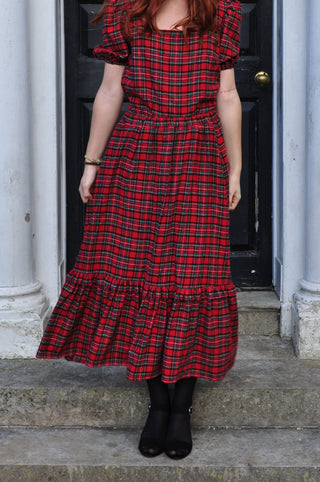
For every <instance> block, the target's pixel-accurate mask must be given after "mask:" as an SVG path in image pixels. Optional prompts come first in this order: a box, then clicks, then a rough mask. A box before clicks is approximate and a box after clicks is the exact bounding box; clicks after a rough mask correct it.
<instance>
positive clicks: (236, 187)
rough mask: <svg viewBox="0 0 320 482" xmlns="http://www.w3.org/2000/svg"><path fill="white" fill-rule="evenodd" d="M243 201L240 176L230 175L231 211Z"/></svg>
mask: <svg viewBox="0 0 320 482" xmlns="http://www.w3.org/2000/svg"><path fill="white" fill-rule="evenodd" d="M240 199H241V188H240V175H239V174H236V173H230V174H229V209H230V210H231V211H233V210H234V209H235V208H236V207H237V205H238V203H239V201H240Z"/></svg>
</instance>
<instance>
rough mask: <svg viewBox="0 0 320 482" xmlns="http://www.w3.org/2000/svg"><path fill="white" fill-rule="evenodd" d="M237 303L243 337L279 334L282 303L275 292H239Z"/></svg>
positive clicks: (240, 330) (240, 331)
mask: <svg viewBox="0 0 320 482" xmlns="http://www.w3.org/2000/svg"><path fill="white" fill-rule="evenodd" d="M237 302H238V314H239V333H240V334H241V335H251V336H253V335H258V336H259V335H277V334H279V321H280V301H279V298H278V296H277V295H276V293H275V292H274V291H267V290H250V291H249V290H247V291H238V292H237Z"/></svg>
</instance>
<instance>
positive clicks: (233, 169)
mask: <svg viewBox="0 0 320 482" xmlns="http://www.w3.org/2000/svg"><path fill="white" fill-rule="evenodd" d="M229 175H230V176H234V177H238V178H239V179H240V176H241V167H240V168H239V167H232V166H229Z"/></svg>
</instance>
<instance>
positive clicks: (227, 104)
mask: <svg viewBox="0 0 320 482" xmlns="http://www.w3.org/2000/svg"><path fill="white" fill-rule="evenodd" d="M217 113H218V116H219V118H220V121H221V125H222V131H223V137H224V143H225V146H226V151H227V158H228V163H229V209H231V210H234V209H235V208H236V206H237V204H238V202H239V201H240V199H241V190H240V175H241V168H242V157H241V123H242V111H241V102H240V99H239V95H238V92H237V89H236V84H235V78H234V69H226V70H222V71H221V73H220V88H219V90H218V93H217Z"/></svg>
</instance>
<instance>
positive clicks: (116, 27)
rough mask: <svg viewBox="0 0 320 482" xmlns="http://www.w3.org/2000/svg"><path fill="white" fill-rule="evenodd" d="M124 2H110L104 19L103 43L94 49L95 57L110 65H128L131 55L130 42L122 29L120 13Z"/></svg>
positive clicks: (114, 0)
mask: <svg viewBox="0 0 320 482" xmlns="http://www.w3.org/2000/svg"><path fill="white" fill-rule="evenodd" d="M122 4H123V2H122V1H121V0H120V1H118V0H109V2H108V3H107V6H106V11H105V14H104V18H103V28H102V35H103V41H102V43H101V44H100V45H97V46H96V47H95V48H94V49H93V55H94V57H97V58H98V59H100V60H104V61H105V62H107V63H109V64H118V65H126V63H127V62H128V57H129V54H130V45H129V42H128V41H127V40H126V39H125V37H124V36H123V34H122V32H121V28H120V13H121V6H122Z"/></svg>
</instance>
